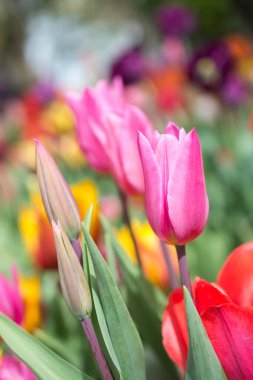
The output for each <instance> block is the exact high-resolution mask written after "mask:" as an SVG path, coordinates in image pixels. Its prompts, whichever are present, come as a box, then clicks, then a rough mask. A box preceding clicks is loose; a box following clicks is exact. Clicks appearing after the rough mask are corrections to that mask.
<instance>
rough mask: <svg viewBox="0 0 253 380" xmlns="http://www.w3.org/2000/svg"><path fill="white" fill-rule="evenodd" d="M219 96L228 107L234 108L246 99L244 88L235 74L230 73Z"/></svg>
mask: <svg viewBox="0 0 253 380" xmlns="http://www.w3.org/2000/svg"><path fill="white" fill-rule="evenodd" d="M221 96H222V97H223V99H224V101H225V102H226V103H227V104H229V105H234V106H236V105H240V104H241V103H243V102H244V100H245V98H246V88H245V84H244V83H243V81H242V80H241V78H240V77H239V76H238V75H237V74H235V73H232V74H230V75H229V76H228V77H227V79H226V81H225V83H224V84H223V87H222V89H221Z"/></svg>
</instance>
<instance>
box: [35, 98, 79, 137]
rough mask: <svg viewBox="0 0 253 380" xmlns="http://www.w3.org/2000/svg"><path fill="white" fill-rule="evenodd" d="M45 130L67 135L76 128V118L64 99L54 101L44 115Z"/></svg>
mask: <svg viewBox="0 0 253 380" xmlns="http://www.w3.org/2000/svg"><path fill="white" fill-rule="evenodd" d="M42 121H43V125H44V126H45V129H48V130H49V131H50V132H52V131H53V132H56V133H66V132H69V131H71V130H73V128H74V117H73V114H72V112H71V110H70V108H69V106H68V105H67V104H66V103H65V102H64V101H63V100H62V99H55V100H53V101H52V102H51V103H50V104H49V106H48V107H47V109H46V110H45V111H44V112H43V114H42Z"/></svg>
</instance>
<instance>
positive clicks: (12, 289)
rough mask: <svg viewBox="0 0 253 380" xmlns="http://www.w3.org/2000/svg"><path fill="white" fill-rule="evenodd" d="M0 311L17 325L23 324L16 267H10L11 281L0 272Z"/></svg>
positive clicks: (21, 302) (22, 307)
mask: <svg viewBox="0 0 253 380" xmlns="http://www.w3.org/2000/svg"><path fill="white" fill-rule="evenodd" d="M0 313H3V314H5V315H6V316H7V317H9V318H11V319H12V320H13V321H14V322H16V323H17V324H19V325H22V324H23V321H24V314H25V309H24V303H23V299H22V297H21V294H20V289H19V285H18V273H17V270H16V268H13V269H12V282H10V281H8V280H7V279H6V278H5V277H4V276H3V275H2V274H1V273H0Z"/></svg>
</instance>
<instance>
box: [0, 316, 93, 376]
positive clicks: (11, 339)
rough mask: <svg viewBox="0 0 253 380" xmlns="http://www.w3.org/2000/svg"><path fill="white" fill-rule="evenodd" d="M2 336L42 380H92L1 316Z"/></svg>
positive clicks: (0, 329)
mask: <svg viewBox="0 0 253 380" xmlns="http://www.w3.org/2000/svg"><path fill="white" fill-rule="evenodd" d="M0 336H1V337H2V338H3V340H4V341H5V342H6V344H7V345H8V346H9V347H10V348H11V349H12V350H13V351H14V352H15V354H16V355H17V356H18V357H19V358H20V359H21V360H22V361H23V362H24V363H26V364H27V365H28V366H29V367H30V368H31V370H32V371H33V372H34V373H35V374H36V375H37V376H38V377H39V379H41V380H70V379H75V380H92V378H91V377H90V376H88V375H86V374H84V373H82V372H81V371H79V370H78V369H76V368H75V367H73V366H72V365H70V364H69V363H68V362H66V361H65V360H63V359H62V358H61V357H60V356H58V355H56V354H55V353H54V352H53V351H51V350H50V349H49V348H47V347H46V346H45V345H44V344H42V343H41V342H40V341H39V340H38V339H36V338H34V337H33V336H31V335H29V334H28V333H27V332H26V331H24V330H23V329H21V328H20V327H19V326H18V325H16V324H15V323H14V322H13V321H11V320H10V319H9V318H7V317H6V316H5V315H3V314H0Z"/></svg>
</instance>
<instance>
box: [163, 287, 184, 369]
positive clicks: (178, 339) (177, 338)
mask: <svg viewBox="0 0 253 380" xmlns="http://www.w3.org/2000/svg"><path fill="white" fill-rule="evenodd" d="M162 337H163V346H164V348H165V350H166V352H167V354H168V355H169V357H170V358H171V359H172V360H173V361H174V362H175V363H176V364H177V365H178V366H179V368H180V369H182V370H183V371H184V370H185V368H186V361H187V352H188V332H187V322H186V313H185V304H184V297H183V292H182V289H179V288H178V289H176V290H174V291H173V292H172V293H171V294H170V296H169V303H168V306H167V308H166V310H165V312H164V315H163V320H162Z"/></svg>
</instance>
